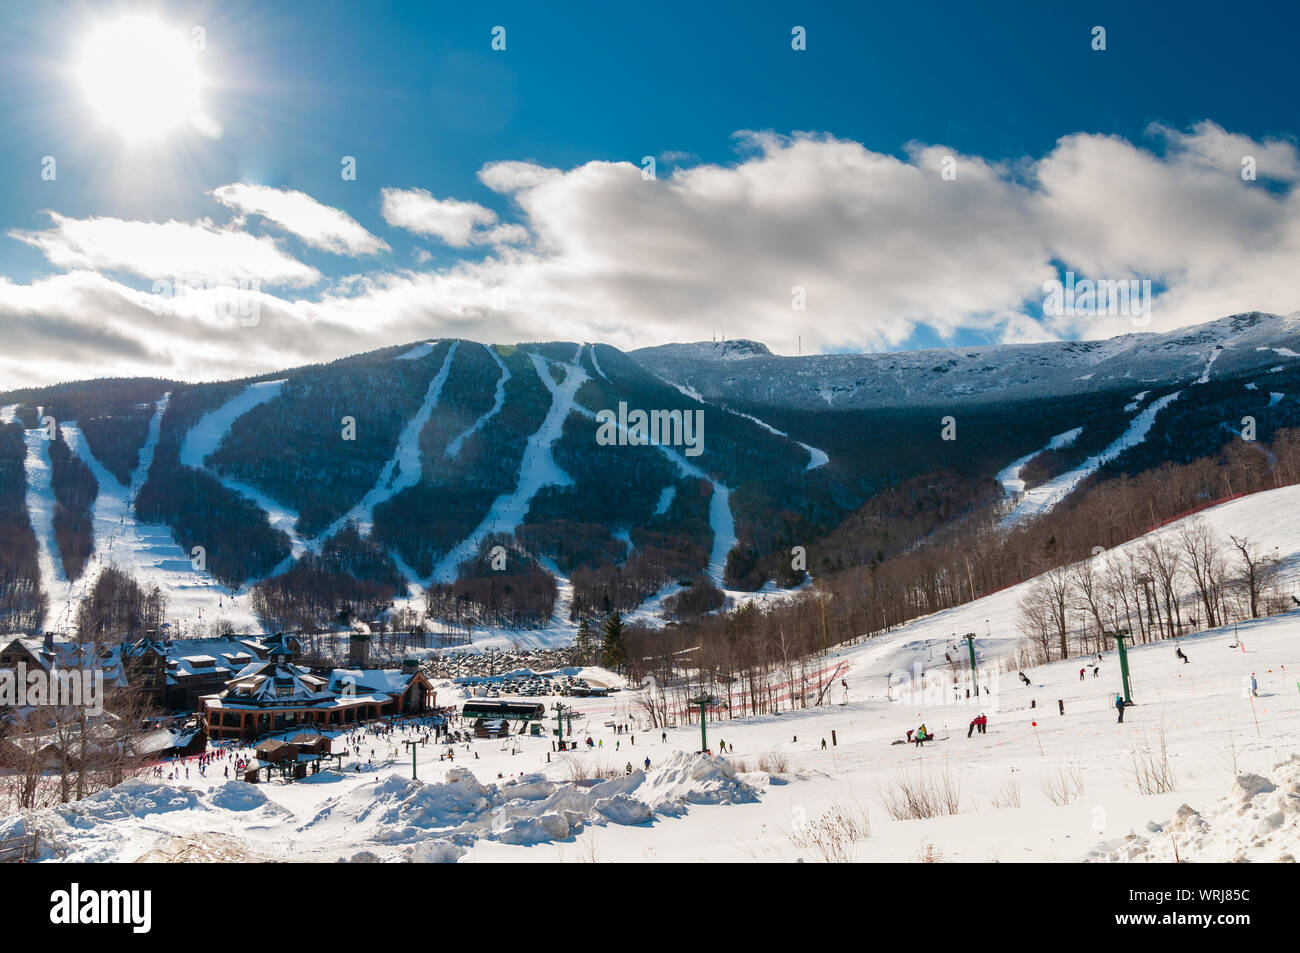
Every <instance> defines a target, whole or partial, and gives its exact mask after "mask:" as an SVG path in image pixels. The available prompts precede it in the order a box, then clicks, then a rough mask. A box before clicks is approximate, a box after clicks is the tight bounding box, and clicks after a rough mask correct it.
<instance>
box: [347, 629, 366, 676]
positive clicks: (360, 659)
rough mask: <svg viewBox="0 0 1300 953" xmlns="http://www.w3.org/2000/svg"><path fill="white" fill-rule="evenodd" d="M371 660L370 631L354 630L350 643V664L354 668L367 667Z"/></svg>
mask: <svg viewBox="0 0 1300 953" xmlns="http://www.w3.org/2000/svg"><path fill="white" fill-rule="evenodd" d="M369 661H370V633H369V632H353V633H352V639H351V641H350V642H349V643H348V665H350V666H351V667H352V668H365V667H366V663H367V662H369Z"/></svg>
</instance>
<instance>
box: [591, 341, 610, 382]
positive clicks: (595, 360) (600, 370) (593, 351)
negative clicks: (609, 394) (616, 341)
mask: <svg viewBox="0 0 1300 953" xmlns="http://www.w3.org/2000/svg"><path fill="white" fill-rule="evenodd" d="M587 353H588V354H590V355H591V366H592V367H594V368H595V369H596V373H597V374H599V375H600V376H601V378H602V379H604V380H605V381H608V382H609V383H611V384H612V383H614V382H613V381H611V380H610V379H609V375H608V374H606V373H605V371H604V369H603V368H602V367H601V366H600V360H599V359H598V358H597V357H596V345H594V344H588V345H587Z"/></svg>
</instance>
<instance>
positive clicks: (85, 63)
mask: <svg viewBox="0 0 1300 953" xmlns="http://www.w3.org/2000/svg"><path fill="white" fill-rule="evenodd" d="M77 75H78V78H79V79H80V81H81V86H82V89H83V90H84V91H85V94H86V97H87V99H88V100H89V102H90V105H91V108H92V109H93V110H94V112H95V115H96V116H97V117H98V118H99V120H100V121H101V122H103V123H104V124H106V125H108V126H110V127H112V128H113V129H115V130H116V131H117V132H119V133H120V134H121V135H122V136H124V137H125V138H126V139H128V140H129V141H132V142H139V141H143V140H149V139H155V138H157V137H159V136H162V135H164V134H165V133H167V132H169V131H171V130H173V129H175V128H177V127H178V126H181V125H185V124H188V123H191V122H194V121H196V119H198V118H199V115H200V114H199V106H200V103H199V93H200V90H201V89H202V87H203V78H202V75H201V73H200V71H199V66H198V62H197V60H196V57H195V54H194V50H193V49H192V48H191V45H190V42H189V39H188V37H187V36H186V34H185V33H184V32H183V31H181V30H178V29H175V28H171V27H168V26H165V25H163V24H162V23H159V22H158V21H157V20H151V19H143V18H132V19H126V20H120V21H117V22H115V23H111V24H107V25H104V26H101V27H99V28H98V29H96V30H95V31H94V32H93V33H91V34H90V36H89V37H88V38H87V39H86V42H85V45H84V46H83V47H82V50H81V59H80V62H79V64H78V66H77Z"/></svg>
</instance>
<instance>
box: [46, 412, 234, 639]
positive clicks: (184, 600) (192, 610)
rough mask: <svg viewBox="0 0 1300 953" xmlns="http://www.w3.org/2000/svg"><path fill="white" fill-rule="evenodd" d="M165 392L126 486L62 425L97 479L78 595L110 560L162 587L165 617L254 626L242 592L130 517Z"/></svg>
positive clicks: (158, 529) (162, 531)
mask: <svg viewBox="0 0 1300 953" xmlns="http://www.w3.org/2000/svg"><path fill="white" fill-rule="evenodd" d="M170 396H171V395H170V394H165V395H163V397H162V399H161V400H159V401H158V403H157V405H156V407H155V410H154V414H153V417H152V418H151V420H150V422H149V432H148V436H147V437H146V439H145V444H144V446H143V447H142V448H141V450H140V456H139V462H138V463H137V465H136V467H135V469H134V470H133V471H132V473H131V482H130V484H129V485H127V486H123V485H122V484H121V483H119V482H118V480H117V478H116V477H114V476H113V474H112V473H110V472H109V471H108V470H107V469H106V468H105V467H104V465H103V464H102V463H100V461H99V460H98V459H97V458H96V457H95V455H94V453H92V452H91V450H90V445H89V444H88V443H87V442H86V440H85V437H84V436H83V435H82V433H81V431H80V430H79V429H78V428H77V426H76V425H75V424H64V425H63V435H64V439H65V440H66V441H67V443H68V446H69V447H70V448H71V450H72V451H73V452H74V453H75V454H76V455H77V456H78V457H79V458H80V459H81V460H82V461H83V462H84V463H85V464H86V465H87V466H88V467H89V468H90V471H91V473H92V474H93V475H94V477H95V480H96V482H98V484H99V494H98V496H97V497H96V498H95V505H94V509H93V513H92V516H93V520H94V536H95V553H94V555H93V556H92V557H91V559H90V562H89V563H88V564H87V566H86V571H85V573H84V575H83V577H82V579H81V581H80V583H79V585H80V589H81V592H80V593H79V596H84V595H85V594H86V593H87V592H88V591H89V590H90V588H91V587H92V586H93V585H94V581H95V580H96V579H98V577H99V574H100V573H101V572H103V570H104V569H105V568H106V567H108V566H116V567H118V568H119V569H122V570H125V571H126V572H128V573H130V574H131V575H132V576H133V577H134V578H135V580H136V582H137V583H139V584H140V586H141V587H142V588H143V589H144V590H145V591H148V590H150V589H152V588H153V587H154V586H157V587H159V588H160V589H161V590H162V591H163V592H164V593H166V594H167V608H168V615H169V616H170V617H173V618H177V619H181V620H184V622H187V623H193V624H194V625H196V626H204V625H208V624H211V623H214V622H218V621H224V622H229V623H230V624H231V625H233V626H234V627H235V628H236V629H237V630H244V631H249V630H256V629H258V628H260V625H259V623H258V621H257V617H256V616H255V615H254V614H253V611H252V609H251V608H250V607H249V605H248V602H249V599H248V595H247V593H245V594H243V595H242V596H236V595H235V593H234V592H233V591H231V590H230V589H229V588H227V587H226V586H223V585H221V584H220V583H218V582H217V581H216V580H214V579H213V578H212V577H211V576H210V575H208V574H207V573H206V572H199V571H197V570H195V568H194V565H193V563H192V562H191V561H190V557H189V554H187V553H186V552H185V550H183V549H182V548H181V547H180V546H179V545H178V544H177V543H176V540H175V539H174V538H173V536H172V534H171V530H170V529H168V527H166V526H159V525H152V524H149V523H139V522H137V521H136V518H135V500H136V496H137V494H139V492H140V488H141V487H142V486H143V485H144V482H145V480H146V479H147V477H148V475H149V468H150V466H152V465H153V458H154V452H155V450H156V449H157V447H158V439H159V435H160V432H161V429H162V418H163V414H164V413H165V412H166V409H167V401H168V398H169V397H170ZM183 624H184V623H183ZM179 634H184V633H183V632H182V633H179Z"/></svg>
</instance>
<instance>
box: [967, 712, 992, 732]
mask: <svg viewBox="0 0 1300 953" xmlns="http://www.w3.org/2000/svg"><path fill="white" fill-rule="evenodd" d="M988 727H989V716H988V715H986V714H984V713H983V712H980V713H979V714H978V715H976V716H975V717H974V718H972V719H971V720H970V727H969V728H967V729H966V737H967V738H969V737H970V736H971V735H972V734H974V733H975V732H976V731H978V732H979V733H980V734H982V735H983V734H987V733H988Z"/></svg>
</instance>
